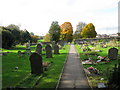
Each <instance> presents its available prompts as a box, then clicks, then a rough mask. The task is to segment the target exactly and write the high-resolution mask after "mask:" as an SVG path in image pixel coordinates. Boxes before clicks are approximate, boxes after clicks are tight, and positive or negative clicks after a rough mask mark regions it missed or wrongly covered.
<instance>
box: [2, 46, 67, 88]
mask: <svg viewBox="0 0 120 90" xmlns="http://www.w3.org/2000/svg"><path fill="white" fill-rule="evenodd" d="M24 48H25V46H17V47H16V48H14V49H11V50H6V49H3V52H11V53H8V54H7V55H3V56H2V79H3V80H2V84H3V88H6V87H15V86H16V85H18V86H21V87H22V85H23V87H24V86H26V87H31V85H32V84H33V83H35V80H37V79H38V78H39V76H35V75H30V71H31V70H30V69H31V68H30V61H29V55H26V54H25V55H23V56H21V57H19V56H18V54H17V52H18V50H21V51H25V49H24ZM31 48H32V49H31V50H32V52H34V51H35V46H31ZM43 48H44V47H43ZM68 50H69V45H66V46H65V47H64V49H61V50H60V54H58V55H53V58H46V56H45V55H42V58H43V62H52V63H51V65H50V67H49V68H48V70H47V71H44V73H43V74H42V75H43V77H42V78H41V79H40V80H39V82H38V84H37V85H36V86H35V87H36V88H55V86H56V84H57V82H58V78H59V75H60V73H61V70H62V67H63V65H64V62H65V59H66V56H67V53H68ZM43 54H45V52H44V51H43ZM15 67H18V70H16V69H15ZM29 75H30V76H29ZM26 77H28V79H26V82H24V83H22V84H20V83H19V82H21V81H23V80H24V79H25V78H26ZM30 81H31V83H32V84H29V83H30Z"/></svg>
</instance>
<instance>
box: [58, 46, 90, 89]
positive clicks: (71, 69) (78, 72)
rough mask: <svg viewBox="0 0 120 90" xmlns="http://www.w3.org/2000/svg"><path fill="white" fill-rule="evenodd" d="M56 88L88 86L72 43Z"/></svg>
mask: <svg viewBox="0 0 120 90" xmlns="http://www.w3.org/2000/svg"><path fill="white" fill-rule="evenodd" d="M58 88H90V87H89V84H88V80H87V78H86V75H85V73H84V69H83V67H82V64H81V63H80V60H79V56H78V53H77V52H76V49H75V46H74V45H71V46H70V50H69V55H68V58H67V62H66V64H65V67H64V70H63V74H62V77H61V79H60V82H59V86H58Z"/></svg>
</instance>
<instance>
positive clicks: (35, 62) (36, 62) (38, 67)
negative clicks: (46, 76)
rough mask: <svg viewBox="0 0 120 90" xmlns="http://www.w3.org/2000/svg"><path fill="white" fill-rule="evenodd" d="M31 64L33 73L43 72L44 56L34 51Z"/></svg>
mask: <svg viewBox="0 0 120 90" xmlns="http://www.w3.org/2000/svg"><path fill="white" fill-rule="evenodd" d="M29 59H30V64H31V73H32V74H41V73H43V66H42V57H41V55H40V54H38V53H32V55H31V56H30V58H29Z"/></svg>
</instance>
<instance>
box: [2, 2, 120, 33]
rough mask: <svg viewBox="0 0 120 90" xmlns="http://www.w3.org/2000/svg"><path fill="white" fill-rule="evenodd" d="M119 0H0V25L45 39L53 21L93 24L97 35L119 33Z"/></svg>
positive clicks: (74, 24) (74, 25) (74, 28)
mask: <svg viewBox="0 0 120 90" xmlns="http://www.w3.org/2000/svg"><path fill="white" fill-rule="evenodd" d="M118 1H119V0H0V3H1V5H0V12H1V13H0V25H2V26H7V25H9V24H15V25H20V27H21V29H27V30H28V31H29V32H33V33H35V34H36V35H45V34H46V33H47V32H48V31H49V28H50V25H51V23H52V21H58V22H59V25H61V24H63V23H64V22H71V24H72V26H73V30H74V31H75V30H76V25H77V24H78V22H81V21H83V22H85V23H87V24H88V23H93V24H94V25H95V28H96V31H97V33H98V34H105V33H106V34H112V33H117V32H118V28H117V27H118Z"/></svg>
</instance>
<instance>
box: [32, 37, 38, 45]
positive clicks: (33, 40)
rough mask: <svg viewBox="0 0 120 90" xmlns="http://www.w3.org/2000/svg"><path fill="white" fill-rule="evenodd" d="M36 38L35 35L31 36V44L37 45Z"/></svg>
mask: <svg viewBox="0 0 120 90" xmlns="http://www.w3.org/2000/svg"><path fill="white" fill-rule="evenodd" d="M37 40H38V37H37V36H35V35H31V42H33V43H37Z"/></svg>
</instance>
